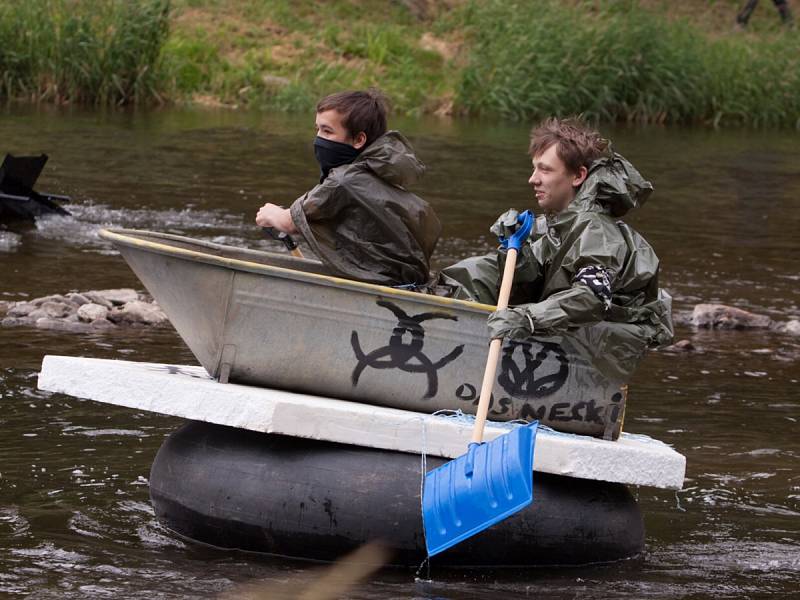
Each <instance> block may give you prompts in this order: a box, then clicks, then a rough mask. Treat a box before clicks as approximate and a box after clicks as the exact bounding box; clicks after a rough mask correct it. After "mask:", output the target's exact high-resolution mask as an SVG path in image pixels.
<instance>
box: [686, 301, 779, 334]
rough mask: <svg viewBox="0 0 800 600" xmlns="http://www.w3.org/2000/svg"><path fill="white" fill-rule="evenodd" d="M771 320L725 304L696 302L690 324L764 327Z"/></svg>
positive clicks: (746, 327)
mask: <svg viewBox="0 0 800 600" xmlns="http://www.w3.org/2000/svg"><path fill="white" fill-rule="evenodd" d="M771 323H772V320H771V319H770V318H769V317H767V316H765V315H757V314H755V313H751V312H748V311H746V310H742V309H741V308H735V307H733V306H726V305H724V304H698V305H697V306H695V307H694V311H693V312H692V325H694V326H695V327H706V328H710V329H766V328H768V327H769V326H770V324H771Z"/></svg>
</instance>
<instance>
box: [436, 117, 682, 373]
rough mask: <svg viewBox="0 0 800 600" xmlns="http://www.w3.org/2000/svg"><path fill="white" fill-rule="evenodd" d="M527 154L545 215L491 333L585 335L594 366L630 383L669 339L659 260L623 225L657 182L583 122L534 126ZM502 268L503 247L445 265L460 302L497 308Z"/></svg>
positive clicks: (508, 218)
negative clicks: (645, 358) (649, 351)
mask: <svg viewBox="0 0 800 600" xmlns="http://www.w3.org/2000/svg"><path fill="white" fill-rule="evenodd" d="M530 154H531V157H532V159H533V160H532V163H533V174H532V175H531V177H530V179H529V180H528V183H530V185H531V186H532V187H533V190H534V193H535V195H536V200H537V202H538V204H539V208H540V211H539V212H540V213H542V214H540V215H539V216H538V218H537V219H536V223H535V226H534V228H533V232H532V234H531V237H530V239H529V240H528V242H527V243H525V244H523V246H522V249H521V252H520V255H519V258H518V263H517V267H516V271H515V276H514V286H513V288H512V295H511V304H512V306H511V307H509V308H508V309H505V310H501V311H497V312H496V313H494V314H492V315H491V316H490V317H489V322H488V324H489V330H490V334H491V336H492V337H495V338H496V337H505V338H511V339H525V338H527V337H529V336H531V335H533V334H536V335H540V336H548V335H556V334H560V333H564V332H567V331H576V330H583V334H584V344H585V345H586V347H587V348H590V349H591V353H592V354H593V355H594V359H595V363H596V364H597V362H598V361H600V362H602V361H605V362H606V363H607V364H606V365H605V366H606V367H607V369H606V370H607V372H609V371H610V374H611V375H614V376H618V377H620V378H625V377H628V376H630V374H631V372H632V370H633V368H634V367H635V365H636V364H637V363H638V359H639V358H641V355H642V354H643V350H644V347H646V346H657V345H663V344H668V343H670V342H671V339H672V321H671V298H670V297H669V295H668V294H666V292H664V291H663V290H660V289H659V287H658V266H659V261H658V257H657V256H656V254H655V252H654V251H653V248H652V247H651V246H650V245H649V244H648V243H647V241H646V240H645V239H644V238H643V237H642V236H641V235H639V234H638V233H637V232H636V231H634V230H633V229H632V228H631V227H629V226H628V225H626V224H625V223H623V222H622V221H620V220H619V218H620V217H622V216H623V215H625V214H626V213H628V212H629V211H630V210H632V209H635V208H637V207H639V206H641V205H642V204H643V203H644V202H645V201H646V200H647V198H648V197H649V196H650V194H651V192H652V191H653V186H652V185H651V184H650V183H649V182H648V181H645V180H644V178H642V176H641V175H640V174H639V172H638V171H637V170H636V169H635V168H634V167H633V165H631V163H629V162H628V161H627V160H625V159H624V158H623V157H622V156H620V155H619V154H616V153H614V152H612V151H611V150H610V148H609V144H608V142H607V141H606V140H604V139H602V138H601V137H600V135H599V134H598V133H597V132H595V131H592V130H590V129H589V128H587V127H586V126H585V125H584V124H583V123H581V122H580V121H577V120H558V119H549V120H547V121H545V122H544V123H542V124H541V125H540V126H538V127H537V128H535V129H534V130H533V132H532V134H531V145H530ZM516 223H517V212H516V211H514V210H511V211H508V212H507V213H505V214H504V215H502V216H501V217H500V218H499V219H498V220H497V222H496V223H495V224H494V225H493V226H492V228H491V231H492V232H493V233H495V234H496V235H498V236H509V235H510V234H511V233H512V232H513V231H514V229H515V228H516ZM504 263H505V252H504V251H503V250H499V251H498V252H495V253H492V254H490V255H487V256H482V257H475V258H469V259H466V260H463V261H461V262H460V263H457V264H455V265H453V266H451V267H448V268H447V269H445V270H444V271H443V276H444V277H443V279H444V280H445V282H446V283H449V284H457V285H458V286H459V288H460V289H459V294H460V295H461V296H462V297H469V298H471V299H473V300H476V301H479V302H485V303H488V304H494V303H495V302H496V299H497V290H498V288H499V274H501V273H502V270H503V269H502V267H503V264H504ZM594 324H596V326H594V327H585V326H587V325H594Z"/></svg>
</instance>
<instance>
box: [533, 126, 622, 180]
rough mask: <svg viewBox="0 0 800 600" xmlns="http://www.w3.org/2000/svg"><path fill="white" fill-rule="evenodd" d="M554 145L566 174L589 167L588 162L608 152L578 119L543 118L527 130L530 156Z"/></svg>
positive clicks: (604, 142)
mask: <svg viewBox="0 0 800 600" xmlns="http://www.w3.org/2000/svg"><path fill="white" fill-rule="evenodd" d="M554 144H555V146H556V154H557V155H558V158H560V159H561V160H562V161H563V162H564V165H566V167H567V170H569V172H570V173H576V174H577V173H578V172H579V171H580V169H581V167H586V168H587V169H588V168H589V165H591V164H592V162H593V161H594V160H596V159H598V158H600V157H601V156H607V155H608V153H609V143H608V140H606V139H604V138H602V137H601V136H600V134H599V133H598V132H596V131H595V130H594V129H591V128H590V127H589V126H588V125H586V123H584V122H583V121H581V120H580V119H579V118H577V117H575V118H569V119H557V118H555V117H551V118H549V119H545V120H544V121H542V122H541V123H539V125H537V126H536V127H534V128H533V131H531V145H530V147H529V148H528V152H529V153H530V155H531V157H536V156H539V155H541V154H542V153H543V152H544V151H545V150H547V149H548V148H549V147H550V146H552V145H554Z"/></svg>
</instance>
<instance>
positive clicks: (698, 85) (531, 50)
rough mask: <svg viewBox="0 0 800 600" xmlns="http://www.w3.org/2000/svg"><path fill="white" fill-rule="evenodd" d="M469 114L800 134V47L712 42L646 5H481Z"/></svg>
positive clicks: (791, 38)
mask: <svg viewBox="0 0 800 600" xmlns="http://www.w3.org/2000/svg"><path fill="white" fill-rule="evenodd" d="M464 19H465V26H466V28H467V29H468V30H469V31H470V32H471V35H472V52H471V55H470V59H469V64H468V65H467V66H466V67H465V69H464V71H463V76H462V79H461V82H460V84H459V88H458V105H459V106H460V107H461V108H462V109H463V110H464V111H465V112H468V113H471V114H491V115H502V116H505V117H510V118H515V119H538V118H541V117H545V116H548V115H552V114H557V115H571V114H578V113H582V114H584V115H585V116H586V117H587V118H590V119H595V120H602V121H632V122H658V123H662V122H665V123H698V122H699V123H708V124H713V125H730V124H745V125H753V126H790V127H798V126H800V65H799V64H798V57H800V37H799V36H798V35H797V34H796V33H795V32H793V31H786V32H782V33H774V34H772V33H770V34H762V35H758V36H756V35H753V34H749V33H748V34H746V35H744V34H737V35H733V34H726V35H719V34H717V35H708V34H707V33H704V32H703V31H701V30H700V29H699V28H697V27H695V26H693V25H692V24H690V23H689V22H688V21H686V20H668V19H665V18H663V16H659V15H657V14H654V13H652V12H649V11H646V10H643V9H641V8H638V5H637V4H636V3H635V2H605V3H598V2H582V3H576V4H575V5H572V6H564V3H563V2H556V1H554V0H539V1H538V2H536V3H535V5H534V4H532V3H530V2H509V1H503V0H487V1H484V2H474V3H471V4H470V6H469V8H468V10H467V12H466V15H465V17H464Z"/></svg>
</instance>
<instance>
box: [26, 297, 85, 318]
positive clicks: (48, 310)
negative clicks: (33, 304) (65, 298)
mask: <svg viewBox="0 0 800 600" xmlns="http://www.w3.org/2000/svg"><path fill="white" fill-rule="evenodd" d="M75 310H76V307H75V306H73V305H72V304H69V303H67V302H56V301H52V300H51V301H48V302H44V303H43V304H41V305H39V308H37V309H36V310H34V311H32V312H30V313H28V316H29V317H31V318H41V317H52V318H53V319H63V318H64V317H68V316H69V315H71V314H73V313H74V312H75Z"/></svg>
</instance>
